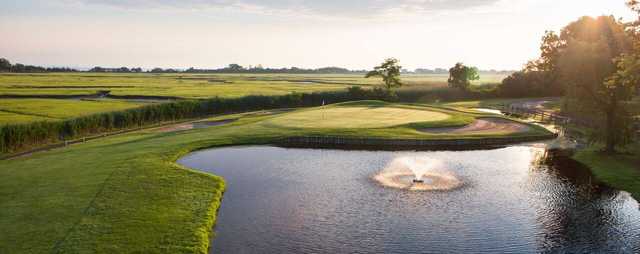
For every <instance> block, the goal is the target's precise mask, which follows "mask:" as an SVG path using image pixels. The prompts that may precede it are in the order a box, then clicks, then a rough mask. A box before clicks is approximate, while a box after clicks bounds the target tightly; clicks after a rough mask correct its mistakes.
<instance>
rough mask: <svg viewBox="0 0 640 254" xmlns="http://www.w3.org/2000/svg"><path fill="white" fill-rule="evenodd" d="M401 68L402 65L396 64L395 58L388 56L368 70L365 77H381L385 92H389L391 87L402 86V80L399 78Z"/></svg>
mask: <svg viewBox="0 0 640 254" xmlns="http://www.w3.org/2000/svg"><path fill="white" fill-rule="evenodd" d="M401 69H402V66H400V65H398V60H397V59H395V58H388V59H386V60H385V61H384V62H383V63H382V64H381V65H379V66H376V67H374V68H373V70H372V71H370V72H368V73H367V75H365V78H370V77H382V81H383V82H384V86H385V88H386V89H387V92H390V91H391V89H392V88H395V87H401V86H402V81H401V80H400V70H401Z"/></svg>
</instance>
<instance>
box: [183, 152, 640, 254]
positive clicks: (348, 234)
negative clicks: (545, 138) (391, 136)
mask: <svg viewBox="0 0 640 254" xmlns="http://www.w3.org/2000/svg"><path fill="white" fill-rule="evenodd" d="M179 163H181V164H183V165H185V166H188V167H191V168H196V169H200V170H203V171H207V172H211V173H213V174H216V175H220V176H223V177H224V178H225V179H226V181H227V187H228V189H227V191H226V193H225V195H224V200H223V202H222V206H221V209H220V211H219V214H218V215H219V217H218V224H217V226H216V228H215V230H214V231H215V232H216V235H217V236H216V238H215V240H214V241H213V244H212V246H213V247H212V252H215V253H497V252H510V253H540V252H553V253H558V252H559V253H587V252H591V253H593V252H599V253H602V252H607V253H638V252H640V211H639V210H638V203H637V202H636V201H635V200H634V199H633V198H631V197H630V196H629V194H628V193H626V192H621V191H617V190H614V189H611V188H608V187H607V186H604V185H602V184H599V183H597V182H596V181H595V180H594V179H593V178H592V177H591V175H590V173H589V171H588V170H586V169H584V168H582V167H581V166H580V165H579V164H577V163H575V162H573V161H570V160H553V161H551V160H548V159H546V157H545V156H544V149H542V148H539V147H535V146H512V147H507V148H502V149H495V150H483V151H457V152H448V151H442V152H378V151H342V150H321V149H285V148H278V147H268V146H253V147H229V148H219V149H210V150H204V151H199V152H195V153H192V154H190V155H188V156H186V157H184V158H182V159H181V160H180V161H179ZM412 167H413V169H412ZM384 174H392V175H384ZM393 174H395V175H393ZM381 175H384V176H383V180H384V179H387V180H389V179H390V180H391V184H389V183H386V182H384V181H381V180H380V177H381ZM385 177H386V178H385ZM416 178H419V179H418V180H421V181H417V182H414V181H413V180H415V179H416ZM394 183H395V184H396V185H395V186H394ZM421 186H422V187H424V186H427V187H429V188H431V189H429V188H426V189H425V188H422V187H421ZM438 186H440V187H438Z"/></svg>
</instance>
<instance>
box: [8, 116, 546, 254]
mask: <svg viewBox="0 0 640 254" xmlns="http://www.w3.org/2000/svg"><path fill="white" fill-rule="evenodd" d="M378 104H379V103H378ZM372 105H375V104H372ZM406 107H418V106H406ZM430 109H432V110H435V108H430ZM443 110H444V109H443ZM452 112H454V111H452ZM297 113H298V112H292V113H283V114H276V115H260V114H254V115H251V114H244V115H238V116H228V117H232V118H235V117H240V119H239V120H238V121H236V122H234V123H231V124H228V125H223V126H218V127H211V128H204V129H194V130H187V131H180V132H173V133H158V132H156V131H155V130H146V131H139V132H135V133H129V134H125V135H119V136H112V137H107V138H104V139H99V140H94V141H91V142H87V143H84V144H78V145H73V146H71V147H68V148H64V149H56V150H52V151H47V152H42V153H37V154H33V155H31V156H27V157H22V158H17V159H13V160H5V161H0V228H2V234H0V253H52V252H53V253H206V252H207V248H208V245H209V236H210V235H209V232H210V230H211V227H212V225H213V224H214V223H215V214H216V210H217V208H218V206H219V205H220V198H221V196H222V193H223V191H224V181H223V179H221V178H220V177H216V176H213V175H208V174H203V173H199V172H195V171H192V170H189V169H185V168H182V167H180V166H178V165H176V164H175V163H174V162H175V160H176V159H177V158H178V157H179V156H181V155H183V154H185V153H187V152H189V151H193V150H196V149H202V148H207V147H212V146H224V145H241V144H265V143H270V142H273V141H274V140H275V139H279V138H282V137H285V136H300V135H316V134H321V135H352V136H359V137H362V136H377V137H387V138H403V137H412V138H481V137H491V136H492V135H484V136H465V135H451V136H447V135H442V136H429V135H426V134H423V133H420V132H418V131H416V130H415V129H412V128H410V127H407V126H396V127H391V128H373V129H367V128H358V129H352V128H341V129H292V128H279V127H273V126H269V125H266V124H264V122H265V121H272V120H274V119H276V118H279V117H287V115H288V114H297ZM452 114H453V113H452ZM344 121H345V122H347V121H348V119H345V120H344ZM536 134H541V133H540V132H536V131H531V132H528V133H523V134H520V135H536ZM495 136H496V135H493V137H495ZM499 136H503V135H499ZM214 244H215V241H214Z"/></svg>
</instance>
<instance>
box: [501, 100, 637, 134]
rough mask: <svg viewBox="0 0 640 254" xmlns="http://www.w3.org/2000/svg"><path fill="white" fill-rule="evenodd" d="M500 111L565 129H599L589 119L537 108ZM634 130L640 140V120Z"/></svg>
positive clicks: (510, 106) (502, 107)
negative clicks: (568, 127) (573, 127)
mask: <svg viewBox="0 0 640 254" xmlns="http://www.w3.org/2000/svg"><path fill="white" fill-rule="evenodd" d="M499 109H500V111H502V112H503V113H504V114H506V115H509V116H516V117H523V118H532V119H536V120H540V121H541V122H547V123H553V124H556V125H559V126H560V127H564V126H566V125H568V124H572V125H577V126H583V127H588V128H599V126H598V125H597V124H596V122H595V121H593V120H589V119H582V118H577V117H570V116H566V115H561V114H558V113H555V112H550V111H546V110H540V109H535V108H527V107H521V106H515V105H501V106H500V108H499ZM632 126H633V130H634V132H635V133H636V139H637V140H640V119H638V120H635V121H634V122H633V123H632Z"/></svg>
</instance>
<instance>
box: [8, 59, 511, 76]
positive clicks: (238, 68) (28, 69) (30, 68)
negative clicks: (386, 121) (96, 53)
mask: <svg viewBox="0 0 640 254" xmlns="http://www.w3.org/2000/svg"><path fill="white" fill-rule="evenodd" d="M0 72H16V73H34V72H35V73H37V72H81V71H80V70H77V69H73V68H67V67H41V66H34V65H24V64H19V63H17V64H11V62H9V60H7V59H5V58H0ZM85 72H98V73H265V74H268V73H276V74H365V73H367V71H366V70H349V69H347V68H342V67H323V68H317V69H305V68H298V67H291V68H268V67H266V68H265V67H262V66H260V65H258V66H249V67H244V66H242V65H239V64H230V65H228V66H227V67H224V68H218V69H197V68H193V67H191V68H188V69H186V70H184V69H174V68H166V69H163V68H153V69H147V70H145V69H143V68H141V67H132V68H129V67H116V68H112V67H101V66H96V67H93V68H91V69H89V70H86V71H85ZM402 73H406V74H411V73H414V74H448V73H449V70H447V69H442V68H436V69H425V68H419V69H415V70H414V71H410V70H406V69H404V70H402ZM480 73H482V74H504V75H508V74H511V73H513V71H498V70H481V71H480Z"/></svg>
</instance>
